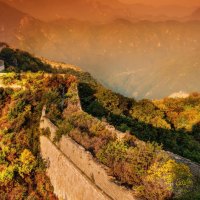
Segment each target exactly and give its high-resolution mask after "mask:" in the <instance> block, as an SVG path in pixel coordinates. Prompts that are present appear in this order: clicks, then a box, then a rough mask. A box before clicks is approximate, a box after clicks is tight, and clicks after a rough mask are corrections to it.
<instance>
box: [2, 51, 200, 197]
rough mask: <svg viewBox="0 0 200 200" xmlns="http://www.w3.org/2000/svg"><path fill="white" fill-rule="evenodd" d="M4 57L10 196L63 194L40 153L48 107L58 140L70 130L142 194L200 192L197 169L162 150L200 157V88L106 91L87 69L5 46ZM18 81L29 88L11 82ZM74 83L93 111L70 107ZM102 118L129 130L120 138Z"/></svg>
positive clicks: (5, 166)
mask: <svg viewBox="0 0 200 200" xmlns="http://www.w3.org/2000/svg"><path fill="white" fill-rule="evenodd" d="M0 59H2V60H4V61H5V65H6V71H5V72H7V74H6V75H4V76H3V77H2V81H3V84H5V85H7V86H8V88H0V130H1V132H0V149H1V153H0V194H1V195H2V194H4V196H1V197H2V199H13V198H14V197H18V199H56V197H55V196H54V194H53V188H52V186H51V183H50V181H49V180H48V178H47V177H46V175H45V168H46V167H47V166H46V163H45V161H43V160H42V159H41V157H40V152H39V142H38V141H39V136H40V134H41V133H40V131H39V120H40V116H41V112H42V108H43V106H44V105H46V106H47V108H48V110H47V113H48V114H47V115H48V117H49V118H50V119H51V121H52V122H53V123H55V124H56V125H57V126H58V127H59V130H58V132H57V136H56V138H55V142H56V141H58V140H59V138H60V137H61V136H62V135H65V134H68V135H69V136H70V137H71V138H73V139H74V140H75V141H76V142H78V143H79V144H81V145H82V146H83V147H84V148H85V149H87V150H88V151H90V152H91V153H92V155H93V156H94V157H95V158H96V159H97V160H98V162H101V163H103V164H104V165H106V166H108V167H109V168H110V169H111V174H112V175H113V176H114V177H115V178H116V180H117V181H119V183H120V184H124V185H126V187H129V188H133V192H134V193H135V195H139V196H140V197H143V198H144V199H149V200H154V199H155V200H157V199H158V200H164V199H172V198H176V199H178V198H179V199H188V200H189V199H191V197H192V198H194V199H198V198H200V186H199V183H198V182H196V180H193V179H192V177H191V174H190V171H189V168H188V167H187V166H185V165H182V164H179V163H176V162H175V161H174V160H173V159H171V158H170V157H169V156H167V154H165V153H163V151H162V148H163V149H164V150H169V151H172V152H174V153H176V154H179V155H182V156H183V157H186V158H189V159H190V160H192V161H195V162H197V163H200V94H198V93H194V94H191V95H190V96H189V97H188V98H185V99H172V98H165V99H163V100H155V101H150V100H146V99H145V100H141V101H136V100H134V99H130V98H126V97H124V96H122V95H120V94H116V93H113V92H112V91H110V90H108V89H106V88H105V87H103V86H102V85H100V84H99V83H97V82H96V81H95V80H94V79H93V78H92V77H91V76H90V74H88V73H86V72H82V71H76V70H73V69H67V68H66V69H64V68H53V67H52V66H50V65H49V64H46V63H44V62H42V61H41V60H40V59H38V58H35V57H34V56H32V55H30V54H29V53H27V52H23V51H20V50H15V49H11V48H5V49H3V50H2V51H1V52H0ZM60 74H62V75H60ZM12 84H17V85H19V86H21V88H18V89H11V88H9V86H10V85H12ZM74 84H76V85H77V86H78V93H79V97H80V100H81V105H82V108H83V110H84V111H85V114H83V113H80V112H78V111H77V112H73V113H71V114H70V118H69V117H67V116H66V115H65V108H66V107H67V105H68V102H69V100H70V101H75V100H76V99H75V97H74V93H73V90H72V91H70V90H69V88H73V86H74ZM94 117H96V118H98V119H100V122H99V121H98V120H97V119H96V118H94ZM101 122H108V123H109V124H112V125H114V126H115V128H116V129H118V130H120V131H122V132H126V136H125V137H124V140H123V141H118V140H116V137H115V136H114V135H110V134H109V132H107V131H106V130H105V129H104V126H103V124H102V123H101ZM43 134H44V133H43ZM45 134H47V135H48V133H45ZM138 139H140V140H143V141H145V142H146V143H143V142H142V141H141V142H138ZM144 144H145V145H144ZM172 185H173V187H172ZM192 186H193V187H192ZM192 188H193V189H192ZM183 189H184V190H185V191H183ZM177 193H178V194H179V195H176V194H177ZM180 193H181V194H183V193H184V195H183V196H182V195H180Z"/></svg>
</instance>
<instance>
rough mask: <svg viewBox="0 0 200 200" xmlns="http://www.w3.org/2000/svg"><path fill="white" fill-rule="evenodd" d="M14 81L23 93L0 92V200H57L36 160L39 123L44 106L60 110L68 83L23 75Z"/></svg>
mask: <svg viewBox="0 0 200 200" xmlns="http://www.w3.org/2000/svg"><path fill="white" fill-rule="evenodd" d="M7 76H10V75H9V74H8V75H7ZM16 81H17V84H20V83H21V85H22V86H25V87H26V89H24V88H23V87H22V88H21V89H15V90H13V89H3V88H0V101H1V107H0V130H1V131H0V199H2V200H3V199H5V200H7V199H38V200H40V199H45V200H46V199H50V200H53V199H57V198H56V197H55V196H54V194H53V188H52V186H51V183H50V181H49V179H48V178H47V177H46V175H45V170H46V165H45V162H44V161H43V160H42V159H41V157H40V151H39V135H40V131H39V122H40V116H41V111H42V107H43V105H44V104H46V105H48V106H49V108H51V109H52V107H53V106H54V105H56V106H57V107H56V111H59V110H61V109H62V108H61V107H60V105H61V104H60V102H61V100H62V99H61V96H62V91H63V90H64V91H65V90H67V86H68V84H70V82H69V81H70V79H68V77H59V76H45V75H44V74H43V73H37V74H32V73H26V74H21V75H20V74H18V79H17V80H16ZM12 82H13V80H12V79H10V82H7V84H9V85H10V84H12ZM33 83H34V84H33ZM52 96H53V97H54V98H53V99H52V98H51V97H52ZM54 99H56V102H54V101H53V100H54ZM50 105H51V106H50ZM52 112H54V110H52V111H51V112H49V115H52ZM55 114H56V113H54V115H55ZM58 115H59V112H57V115H56V116H57V117H58ZM59 118H60V116H59Z"/></svg>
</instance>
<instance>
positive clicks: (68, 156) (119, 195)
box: [40, 117, 136, 200]
mask: <svg viewBox="0 0 200 200" xmlns="http://www.w3.org/2000/svg"><path fill="white" fill-rule="evenodd" d="M40 127H41V128H43V129H46V128H49V130H50V132H51V133H52V134H53V135H54V134H55V132H56V130H57V127H56V126H54V125H53V126H52V123H51V122H50V120H49V119H48V118H46V117H42V118H41V125H40ZM50 138H51V139H52V138H53V136H51V137H50ZM51 139H48V138H46V137H44V136H42V137H41V138H40V142H41V152H42V157H43V158H44V159H46V160H48V162H49V168H48V170H47V173H48V175H49V177H50V180H51V182H52V184H53V186H54V190H55V194H56V195H57V196H58V197H59V198H65V199H66V197H67V199H71V198H70V195H72V194H71V192H70V191H69V190H68V189H67V187H70V188H71V187H72V186H70V185H69V184H68V182H69V179H70V180H72V181H71V182H73V184H74V185H78V186H79V189H80V193H81V191H82V190H83V188H84V187H85V186H84V185H82V184H83V183H82V182H79V179H77V178H75V177H77V176H78V174H77V173H78V171H79V174H80V178H82V176H83V175H84V176H85V177H87V179H85V185H87V184H89V185H90V184H91V183H93V186H94V187H95V188H99V192H100V193H101V194H102V193H103V194H104V198H105V199H113V200H121V199H124V200H135V199H136V198H134V197H133V195H132V193H131V190H128V189H126V188H124V187H121V186H119V185H117V184H116V183H114V178H113V177H110V176H109V175H108V173H107V168H106V167H105V166H103V165H101V164H99V163H98V162H96V161H95V160H94V158H93V156H92V155H91V154H90V153H89V152H87V151H86V150H85V149H84V148H83V147H82V146H80V145H78V144H77V143H76V142H75V141H74V140H72V139H71V138H69V137H67V136H63V137H62V139H61V141H60V142H59V143H58V144H57V145H56V147H55V145H54V144H53V143H52V142H51ZM55 151H56V152H57V151H58V152H60V154H62V155H63V156H64V157H62V159H61V160H60V159H59V158H58V155H60V154H59V153H56V152H55ZM69 162H70V163H71V164H72V163H73V165H74V166H75V168H76V170H78V171H76V170H75V168H74V169H73V170H72V169H71V170H70V172H69V169H67V168H68V167H69V165H70V164H69ZM61 163H62V164H61ZM60 165H62V166H60ZM60 168H62V169H60ZM65 170H66V171H68V173H67V172H66V173H64V172H62V173H63V175H62V174H61V171H65ZM74 170H75V171H74ZM73 175H74V176H75V177H74V178H73ZM69 176H70V177H69ZM87 192H88V191H87ZM93 192H94V191H93V190H92V193H93ZM69 193H70V194H69ZM75 193H76V192H75ZM75 193H74V194H73V195H74V197H73V198H72V199H73V200H76V199H77V200H80V199H83V200H90V199H91V200H93V199H97V198H91V194H90V192H89V193H88V196H83V197H82V198H80V196H79V193H78V190H77V197H76V195H75ZM99 199H103V197H101V198H100V197H99Z"/></svg>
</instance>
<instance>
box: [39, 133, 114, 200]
mask: <svg viewBox="0 0 200 200" xmlns="http://www.w3.org/2000/svg"><path fill="white" fill-rule="evenodd" d="M40 143H41V154H42V156H43V158H44V159H46V160H47V161H48V163H49V167H48V170H47V175H48V176H49V177H50V179H51V183H52V185H53V186H54V192H55V194H56V195H57V196H58V198H59V199H63V200H111V198H110V197H108V196H107V195H106V194H104V192H103V191H102V190H100V189H99V188H98V187H97V186H96V185H95V184H94V183H93V182H92V181H90V180H89V179H88V178H87V176H85V175H84V173H82V172H81V171H80V170H79V168H77V167H76V165H74V164H73V163H72V162H71V161H70V160H69V159H68V158H67V157H66V156H65V155H64V154H63V153H62V152H61V151H60V150H59V149H58V148H57V147H56V146H55V145H54V144H53V143H52V142H51V141H50V140H49V139H48V138H46V137H44V136H41V137H40Z"/></svg>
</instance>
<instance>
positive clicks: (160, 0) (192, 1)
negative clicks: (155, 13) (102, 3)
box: [120, 0, 200, 6]
mask: <svg viewBox="0 0 200 200" xmlns="http://www.w3.org/2000/svg"><path fill="white" fill-rule="evenodd" d="M120 1H121V2H125V3H142V4H148V5H157V6H158V5H170V4H177V5H182V6H194V5H195V6H196V5H199V6H200V0H120Z"/></svg>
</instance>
